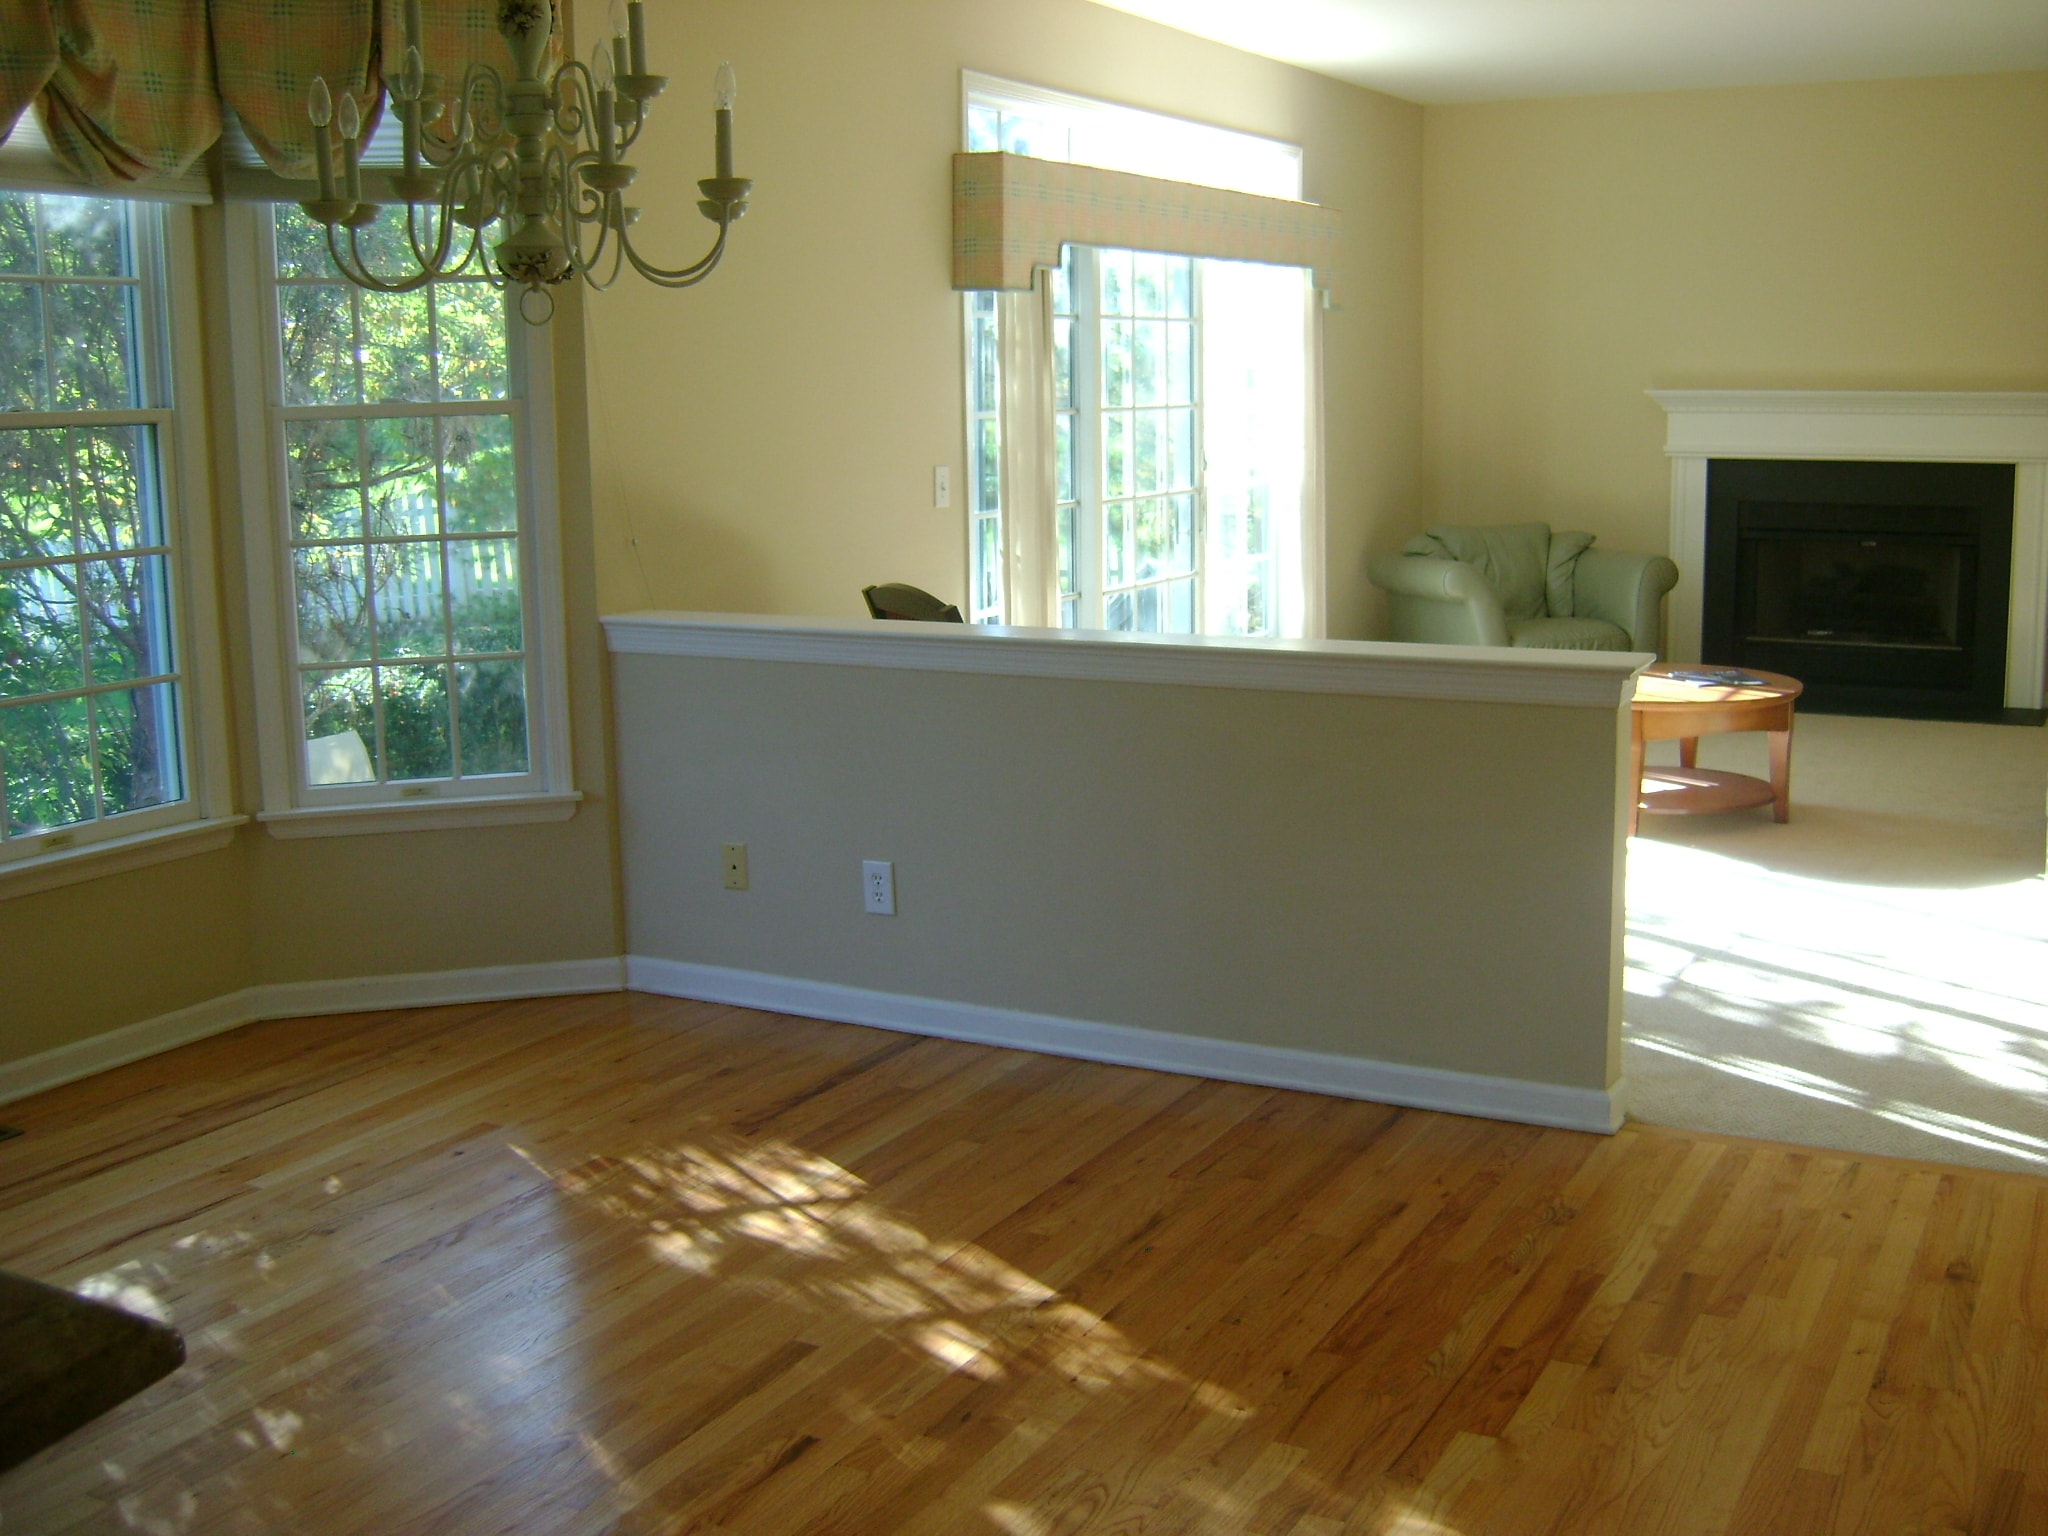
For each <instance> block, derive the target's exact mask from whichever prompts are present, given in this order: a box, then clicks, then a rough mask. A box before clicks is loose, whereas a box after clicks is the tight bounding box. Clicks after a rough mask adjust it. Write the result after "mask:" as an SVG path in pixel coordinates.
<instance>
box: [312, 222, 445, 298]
mask: <svg viewBox="0 0 2048 1536" xmlns="http://www.w3.org/2000/svg"><path fill="white" fill-rule="evenodd" d="M336 227H337V226H335V225H333V224H330V225H328V226H327V254H328V255H329V256H331V257H332V258H333V259H334V265H335V267H336V268H337V269H338V270H339V271H340V273H341V275H342V276H343V277H345V278H347V279H348V280H349V281H350V282H351V283H353V284H355V285H356V287H358V288H367V289H369V290H370V291H371V292H372V293H412V292H414V291H416V290H417V289H420V288H424V287H425V286H426V285H427V284H428V283H430V282H432V281H433V277H432V274H431V273H424V272H423V273H420V274H418V275H417V276H414V277H410V278H406V279H405V280H403V281H401V282H392V281H390V280H388V279H386V278H382V277H379V276H378V275H377V274H376V273H374V272H372V271H370V269H369V268H367V267H366V266H364V265H363V260H362V255H361V253H360V252H358V251H357V249H356V232H355V230H354V229H353V228H350V229H349V232H348V255H346V256H343V255H342V253H341V246H340V244H339V242H338V241H337V240H336V238H335V230H336Z"/></svg>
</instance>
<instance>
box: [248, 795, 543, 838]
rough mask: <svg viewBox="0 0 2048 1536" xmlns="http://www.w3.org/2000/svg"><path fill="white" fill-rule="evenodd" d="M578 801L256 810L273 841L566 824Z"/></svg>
mask: <svg viewBox="0 0 2048 1536" xmlns="http://www.w3.org/2000/svg"><path fill="white" fill-rule="evenodd" d="M582 801H583V796H582V794H581V793H579V792H577V791H574V790H572V791H570V792H569V793H567V794H560V795H477V796H472V797H470V798H468V799H464V800H455V799H449V800H404V801H398V802H392V803H386V804H381V805H322V806H313V807H310V808H307V809H303V810H296V811H259V812H258V813H257V816H256V819H257V820H258V821H260V822H262V823H263V825H264V827H265V828H266V829H268V831H269V833H270V835H271V836H272V837H283V838H298V837H353V836H357V835H359V834H363V833H373V832H445V831H448V830H449V829H451V828H459V827H511V826H523V825H528V824H531V823H534V822H544V821H567V820H568V819H569V818H570V817H571V816H574V815H575V814H576V807H577V806H578V805H580V804H581V803H582Z"/></svg>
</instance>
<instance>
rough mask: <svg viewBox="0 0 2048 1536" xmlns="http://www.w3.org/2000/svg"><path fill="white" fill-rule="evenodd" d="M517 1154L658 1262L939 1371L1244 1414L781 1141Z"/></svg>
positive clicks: (1048, 1291) (1114, 1332)
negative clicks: (1045, 1379)
mask: <svg viewBox="0 0 2048 1536" xmlns="http://www.w3.org/2000/svg"><path fill="white" fill-rule="evenodd" d="M514 1150H515V1151H518V1152H519V1154H520V1155H521V1156H522V1157H524V1158H526V1159H527V1160H528V1161H529V1162H530V1163H532V1164H533V1166H534V1167H535V1168H536V1169H537V1170H539V1171H540V1172H541V1173H543V1174H544V1175H545V1176H546V1177H548V1178H549V1179H550V1181H551V1182H552V1183H553V1184H554V1185H555V1187H556V1188H557V1189H559V1190H561V1191H563V1192H564V1193H565V1194H567V1195H570V1196H572V1197H574V1198H575V1199H576V1200H577V1201H579V1202H580V1203H582V1204H584V1205H586V1206H588V1207H590V1208H592V1209H595V1210H598V1211H600V1212H602V1213H603V1214H605V1215H606V1216H608V1217H611V1218H614V1219H618V1220H624V1221H630V1222H633V1223H634V1224H636V1225H637V1226H639V1227H641V1228H642V1229H644V1230H645V1232H646V1233H647V1245H648V1249H649V1251H650V1252H651V1253H652V1254H654V1255H655V1257H657V1258H658V1259H660V1260H661V1261H663V1262H664V1263H666V1264H669V1265H672V1266H673V1267H675V1268H677V1269H680V1270H682V1271H684V1272H686V1273H688V1274H691V1275H698V1276H710V1275H713V1274H719V1275H721V1276H722V1277H725V1278H728V1280H730V1281H733V1282H735V1283H741V1284H746V1285H750V1286H753V1287H754V1288H756V1289H758V1290H760V1291H762V1292H764V1293H767V1294H773V1295H776V1296H777V1297H779V1298H781V1299H783V1300H786V1301H788V1302H789V1303H791V1304H792V1305H794V1306H797V1307H800V1308H803V1309H806V1310H810V1311H828V1312H833V1313H838V1314H841V1315H844V1316H850V1317H852V1318H855V1319H858V1320H859V1321H860V1323H861V1324H862V1325H863V1326H866V1327H869V1328H872V1329H875V1330H877V1331H879V1332H881V1333H883V1334H885V1335H886V1336H888V1337H890V1338H893V1339H895V1340H896V1341H897V1342H898V1343H899V1344H901V1345H902V1346H904V1347H905V1348H908V1349H911V1350H914V1351H915V1352H917V1353H918V1354H919V1355H920V1356H921V1357H922V1358H923V1359H925V1360H926V1361H927V1362H928V1363H930V1364H932V1365H935V1366H938V1367H939V1368H941V1369H943V1370H945V1371H948V1372H960V1373H965V1374H967V1375H971V1376H974V1377H977V1378H979V1379H981V1380H984V1381H989V1380H997V1379H1000V1378H1003V1377H1005V1376H1007V1375H1009V1374H1010V1373H1011V1372H1012V1371H1014V1370H1017V1369H1019V1368H1028V1369H1032V1370H1039V1369H1051V1370H1054V1371H1057V1372H1058V1373H1059V1374H1060V1375H1062V1376H1064V1377H1065V1378H1066V1379H1067V1380H1068V1381H1069V1382H1071V1383H1072V1384H1073V1385H1075V1386H1077V1387H1079V1388H1081V1389H1083V1390H1084V1391H1090V1392H1099V1391H1103V1390H1106V1389H1108V1388H1110V1387H1112V1386H1114V1385H1117V1384H1118V1383H1120V1382H1122V1381H1124V1380H1125V1378H1127V1377H1129V1378H1131V1379H1132V1380H1134V1381H1142V1382H1145V1383H1148V1384H1157V1383H1173V1384H1177V1385H1179V1386H1181V1387H1182V1388H1183V1389H1185V1390H1188V1391H1189V1392H1190V1393H1191V1395H1192V1397H1193V1399H1194V1400H1195V1401H1196V1402H1198V1403H1199V1404H1200V1405H1201V1406H1202V1407H1203V1408H1204V1409H1206V1410H1207V1411H1209V1412H1211V1413H1219V1414H1228V1413H1238V1412H1241V1411H1242V1410H1243V1406H1244V1405H1243V1404H1242V1403H1241V1402H1239V1401H1238V1400H1237V1399H1236V1397H1235V1396H1234V1395H1233V1394H1231V1393H1229V1392H1228V1391H1226V1390H1224V1389H1223V1388H1220V1387H1217V1386H1215V1385H1214V1384H1213V1383H1208V1382H1200V1383H1189V1382H1188V1381H1187V1380H1186V1378H1185V1377H1184V1376H1183V1375H1182V1374H1181V1373H1180V1372H1179V1371H1177V1370H1175V1369H1174V1368H1173V1367H1172V1366H1170V1365H1167V1364H1165V1363H1163V1362H1161V1361H1158V1360H1154V1359H1151V1358H1148V1357H1146V1356H1145V1355H1143V1354H1142V1352H1140V1351H1138V1350H1136V1349H1135V1348H1134V1347H1133V1346H1132V1345H1131V1344H1130V1343H1129V1341H1127V1340H1126V1339H1125V1338H1124V1336H1123V1334H1122V1333H1121V1332H1120V1331H1119V1330H1118V1329H1117V1328H1115V1327H1114V1326H1113V1325H1111V1324H1110V1323H1108V1322H1105V1321H1104V1320H1103V1319H1102V1318H1101V1317H1099V1316H1097V1315H1096V1314H1095V1313H1093V1312H1091V1311H1089V1310H1088V1309H1087V1308H1085V1307H1082V1306H1078V1305H1076V1304H1075V1303H1073V1302H1071V1301H1068V1300H1065V1299H1063V1298H1062V1297H1061V1296H1060V1295H1059V1293H1058V1292H1057V1291H1056V1290H1054V1289H1053V1288H1052V1287H1051V1286H1048V1285H1046V1284H1044V1283H1043V1282H1041V1281H1039V1280H1037V1279H1035V1278H1034V1277H1032V1276H1031V1275H1029V1274H1027V1273H1025V1272H1024V1271H1023V1270H1020V1269H1018V1268H1016V1267H1015V1266H1013V1265H1011V1264H1008V1263H1005V1262H1004V1261H1003V1260H1002V1259H1000V1258H997V1257H996V1256H995V1255H993V1254H991V1253H989V1252H988V1251H987V1250H985V1249H983V1248H981V1247H979V1246H977V1245H976V1244H973V1243H969V1242H960V1241H947V1240H944V1239H935V1238H932V1237H930V1236H928V1235H927V1234H925V1233H924V1232H922V1231H921V1230H919V1229H918V1227H916V1226H915V1225H913V1224H912V1223H910V1222H908V1221H906V1220H904V1219H903V1218H902V1217H900V1216H898V1215H896V1214H894V1213H893V1212H891V1211H890V1210H889V1209H888V1208H887V1207H885V1206H884V1205H883V1204H882V1203H881V1202H879V1201H877V1200H876V1199H874V1198H873V1196H872V1195H871V1193H870V1192H869V1190H868V1186H867V1184H866V1183H865V1182H864V1181H863V1180H862V1179H860V1178H859V1177H858V1176H857V1175H855V1174H852V1173H850V1172H848V1171H847V1170H846V1169H844V1168H842V1167H840V1166H839V1165H838V1164H836V1163H834V1162H832V1161H831V1160H830V1159H828V1158H823V1157H819V1156H817V1155H815V1154H812V1153H809V1152H805V1151H803V1150H802V1149H801V1148H798V1147H794V1146H791V1145H789V1144H788V1143H786V1142H782V1141H763V1142H750V1141H747V1140H745V1139H744V1138H742V1137H739V1136H736V1135H729V1136H718V1137H712V1138H706V1140H705V1141H703V1142H701V1143H695V1144H689V1145H684V1146H679V1147H673V1148H648V1149H644V1150H641V1151H636V1152H634V1153H631V1154H629V1155H627V1156H625V1157H618V1158H595V1159H592V1160H590V1161H588V1162H586V1163H583V1164H580V1165H578V1166H576V1167H573V1168H562V1169H551V1168H549V1167H548V1166H547V1164H546V1162H545V1161H544V1160H543V1159H542V1158H540V1157H539V1156H538V1155H536V1154H535V1153H533V1152H530V1151H527V1150H524V1149H520V1148H515V1149H514ZM764 1257H767V1258H773V1259H778V1260H781V1261H782V1262H779V1263H770V1264H766V1265H762V1264H760V1263H759V1261H760V1260H761V1259H762V1258H764Z"/></svg>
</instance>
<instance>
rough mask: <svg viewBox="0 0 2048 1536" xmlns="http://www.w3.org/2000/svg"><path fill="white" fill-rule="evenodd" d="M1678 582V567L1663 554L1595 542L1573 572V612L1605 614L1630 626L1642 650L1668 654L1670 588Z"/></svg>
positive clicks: (1586, 615)
mask: <svg viewBox="0 0 2048 1536" xmlns="http://www.w3.org/2000/svg"><path fill="white" fill-rule="evenodd" d="M1677 585H1678V567H1677V566H1675V565H1673V564H1672V563H1671V561H1670V560H1668V559H1666V558H1665V557H1664V556H1663V555H1642V554H1632V553H1630V552H1629V551H1627V550H1618V549H1601V548H1600V547H1599V546H1597V545H1595V546H1594V547H1593V548H1591V549H1589V550H1587V551H1586V552H1585V553H1584V554H1582V555H1580V556H1579V563H1578V566H1577V568H1576V569H1575V570H1574V571H1573V573H1572V616H1573V617H1574V618H1580V619H1605V620H1606V621H1607V622H1608V623H1609V624H1618V625H1620V626H1621V628H1623V629H1625V630H1627V631H1628V637H1629V643H1630V644H1631V645H1632V646H1634V648H1635V649H1636V650H1639V651H1654V652H1656V653H1657V654H1658V655H1659V656H1661V655H1663V654H1664V594H1665V593H1666V592H1669V591H1670V590H1671V589H1672V588H1673V587H1675V586H1677Z"/></svg>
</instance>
